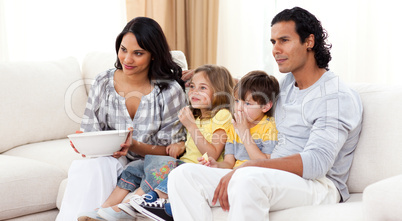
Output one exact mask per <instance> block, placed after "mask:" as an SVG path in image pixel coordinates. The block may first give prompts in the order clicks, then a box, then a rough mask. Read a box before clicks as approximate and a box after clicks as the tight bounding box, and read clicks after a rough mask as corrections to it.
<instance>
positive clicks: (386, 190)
mask: <svg viewBox="0 0 402 221" xmlns="http://www.w3.org/2000/svg"><path fill="white" fill-rule="evenodd" d="M401 186H402V174H401V175H398V176H394V177H390V178H387V179H384V180H381V181H379V182H376V183H373V184H371V185H369V186H367V187H366V188H365V189H364V191H363V209H364V216H365V217H366V219H365V220H368V221H370V220H399V219H401V217H402V210H401V209H400V206H401V205H400V204H401V202H402V188H401Z"/></svg>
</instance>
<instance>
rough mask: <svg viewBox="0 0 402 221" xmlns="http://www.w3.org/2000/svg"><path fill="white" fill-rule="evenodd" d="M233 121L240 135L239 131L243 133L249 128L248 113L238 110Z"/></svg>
mask: <svg viewBox="0 0 402 221" xmlns="http://www.w3.org/2000/svg"><path fill="white" fill-rule="evenodd" d="M232 123H233V127H234V128H235V130H236V133H237V134H238V135H240V134H239V133H242V132H244V131H246V130H248V129H249V128H248V121H247V115H246V114H245V113H244V112H243V111H237V112H235V113H234V119H233V120H232Z"/></svg>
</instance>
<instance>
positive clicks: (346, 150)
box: [271, 71, 363, 201]
mask: <svg viewBox="0 0 402 221" xmlns="http://www.w3.org/2000/svg"><path fill="white" fill-rule="evenodd" d="M280 88H281V92H280V95H279V98H278V101H277V105H276V109H275V120H276V126H277V129H278V132H279V133H278V145H277V146H276V147H275V149H274V151H273V153H272V155H271V157H272V158H278V157H284V156H289V155H292V154H296V153H300V155H301V158H302V161H303V178H305V179H316V178H320V177H323V176H325V175H326V176H327V177H328V178H329V179H330V180H332V181H333V182H334V184H335V186H336V187H337V188H338V190H339V192H340V194H341V197H342V201H345V200H347V199H348V198H349V191H348V188H347V186H346V181H347V179H348V176H349V169H350V166H351V164H352V160H353V154H354V150H355V148H356V145H357V142H358V140H359V135H360V131H361V122H362V115H363V105H362V103H361V100H360V96H359V94H358V93H357V92H355V91H353V90H352V89H350V88H349V87H348V86H346V85H345V84H344V83H342V82H341V81H340V80H339V78H338V77H337V76H336V75H335V74H334V73H332V72H330V71H327V72H325V73H324V74H323V75H322V76H321V78H320V79H319V80H318V81H317V82H315V83H314V84H313V85H312V86H310V87H309V88H306V89H303V90H300V89H299V88H298V87H296V86H295V79H294V77H293V75H292V74H291V73H289V74H287V75H286V76H285V78H284V79H283V81H282V82H281V85H280Z"/></svg>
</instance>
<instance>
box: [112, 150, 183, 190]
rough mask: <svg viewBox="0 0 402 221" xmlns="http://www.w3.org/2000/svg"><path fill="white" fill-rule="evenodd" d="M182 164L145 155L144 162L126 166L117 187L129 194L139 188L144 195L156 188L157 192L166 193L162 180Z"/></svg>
mask: <svg viewBox="0 0 402 221" xmlns="http://www.w3.org/2000/svg"><path fill="white" fill-rule="evenodd" d="M182 163H183V161H181V160H178V159H176V158H173V157H169V156H159V155H146V156H145V158H144V160H136V161H133V162H130V163H129V164H128V165H127V167H126V169H124V171H123V172H122V174H121V175H120V177H119V181H118V182H117V186H119V187H120V188H123V189H126V190H129V191H131V192H132V191H134V190H135V189H137V188H138V187H141V189H142V190H143V191H144V192H145V193H147V192H150V191H151V190H154V189H155V188H156V187H158V188H157V189H158V190H160V191H162V192H164V193H167V180H166V181H164V180H165V179H166V178H167V176H168V175H169V173H170V171H171V170H172V169H174V168H176V167H177V166H178V165H180V164H182ZM159 185H161V187H159Z"/></svg>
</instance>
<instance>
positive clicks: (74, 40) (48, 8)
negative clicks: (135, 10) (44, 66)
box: [0, 0, 126, 61]
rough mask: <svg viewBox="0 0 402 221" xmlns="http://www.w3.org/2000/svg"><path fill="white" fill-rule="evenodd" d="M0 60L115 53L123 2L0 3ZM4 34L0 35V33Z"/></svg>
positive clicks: (55, 0) (23, 0)
mask: <svg viewBox="0 0 402 221" xmlns="http://www.w3.org/2000/svg"><path fill="white" fill-rule="evenodd" d="M0 7H1V8H0V25H1V29H0V34H4V33H5V35H1V36H6V38H3V37H2V39H1V41H0V47H1V48H0V50H1V53H0V56H1V57H0V59H1V60H3V61H23V60H30V61H35V60H53V59H58V58H63V57H67V56H74V57H77V58H78V59H79V60H81V59H82V58H83V57H84V56H85V54H86V53H88V52H90V51H114V42H115V39H116V36H117V35H118V34H119V33H120V31H121V30H122V28H123V27H124V25H125V24H126V12H125V1H124V0H117V1H116V0H102V1H99V0H35V1H32V0H0ZM1 32H3V33H1Z"/></svg>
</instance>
